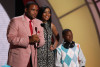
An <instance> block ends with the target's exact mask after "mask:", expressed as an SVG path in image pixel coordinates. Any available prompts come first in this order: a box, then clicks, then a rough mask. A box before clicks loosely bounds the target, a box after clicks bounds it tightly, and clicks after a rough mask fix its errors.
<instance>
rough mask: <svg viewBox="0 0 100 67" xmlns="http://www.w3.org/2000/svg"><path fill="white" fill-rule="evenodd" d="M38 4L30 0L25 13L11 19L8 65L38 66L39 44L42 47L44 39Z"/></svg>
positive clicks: (8, 34) (8, 37)
mask: <svg viewBox="0 0 100 67" xmlns="http://www.w3.org/2000/svg"><path fill="white" fill-rule="evenodd" d="M37 14H38V5H37V4H36V3H34V2H28V3H27V4H26V7H25V14H24V15H22V16H19V17H14V18H13V19H11V21H10V24H9V26H8V30H7V39H8V42H9V43H10V48H9V52H8V65H10V66H11V67H29V65H30V63H31V64H32V66H31V67H37V48H36V46H37V44H39V46H38V47H41V46H42V45H43V44H44V43H45V41H44V33H43V28H42V27H41V23H42V22H41V21H40V20H38V19H36V16H37ZM35 45H36V46H35Z"/></svg>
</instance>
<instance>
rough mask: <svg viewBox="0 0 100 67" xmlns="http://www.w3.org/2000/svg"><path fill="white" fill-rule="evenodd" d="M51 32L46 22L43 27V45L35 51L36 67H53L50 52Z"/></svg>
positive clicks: (52, 52)
mask: <svg viewBox="0 0 100 67" xmlns="http://www.w3.org/2000/svg"><path fill="white" fill-rule="evenodd" d="M51 37H52V30H51V28H50V27H49V24H48V23H47V22H46V23H45V27H44V38H45V44H44V45H43V46H42V47H40V48H38V49H37V64H38V67H54V64H55V60H54V51H50V45H51Z"/></svg>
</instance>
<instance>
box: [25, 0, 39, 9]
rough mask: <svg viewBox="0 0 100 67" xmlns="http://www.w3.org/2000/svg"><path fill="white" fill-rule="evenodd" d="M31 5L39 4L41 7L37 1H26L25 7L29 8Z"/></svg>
mask: <svg viewBox="0 0 100 67" xmlns="http://www.w3.org/2000/svg"><path fill="white" fill-rule="evenodd" d="M30 5H37V6H38V7H39V5H38V4H37V3H36V2H34V1H29V2H27V3H26V6H25V8H29V7H30Z"/></svg>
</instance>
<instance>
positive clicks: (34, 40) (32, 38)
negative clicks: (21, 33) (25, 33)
mask: <svg viewBox="0 0 100 67" xmlns="http://www.w3.org/2000/svg"><path fill="white" fill-rule="evenodd" d="M39 42H40V39H39V37H38V35H36V34H35V35H32V36H29V43H30V44H34V43H39Z"/></svg>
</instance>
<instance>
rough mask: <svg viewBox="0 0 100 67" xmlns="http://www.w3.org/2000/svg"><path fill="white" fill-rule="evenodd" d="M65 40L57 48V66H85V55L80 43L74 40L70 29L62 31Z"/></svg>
mask: <svg viewBox="0 0 100 67" xmlns="http://www.w3.org/2000/svg"><path fill="white" fill-rule="evenodd" d="M62 36H63V38H64V42H63V43H62V44H61V45H59V46H58V48H57V58H56V67H85V62H86V60H85V57H84V55H83V52H82V50H81V48H80V45H79V44H77V43H75V42H74V41H73V34H72V31H71V30H70V29H65V30H63V32H62Z"/></svg>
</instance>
